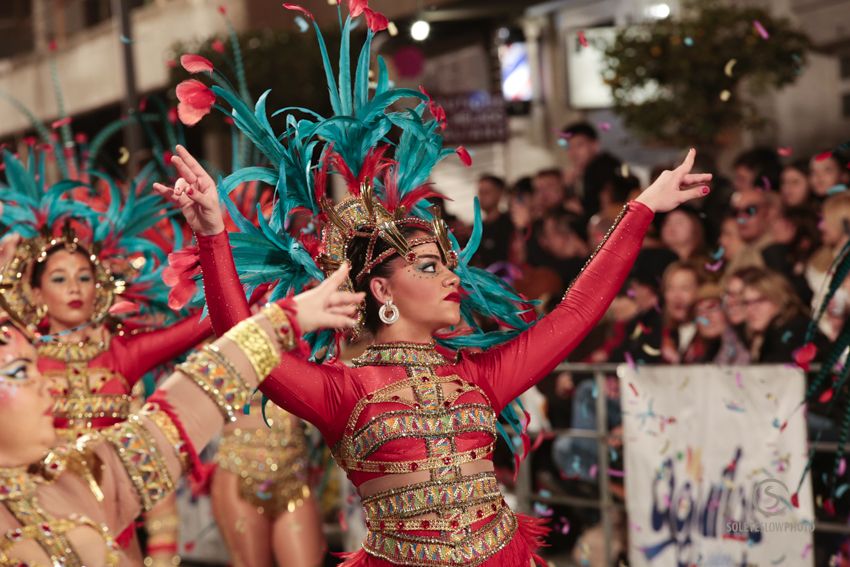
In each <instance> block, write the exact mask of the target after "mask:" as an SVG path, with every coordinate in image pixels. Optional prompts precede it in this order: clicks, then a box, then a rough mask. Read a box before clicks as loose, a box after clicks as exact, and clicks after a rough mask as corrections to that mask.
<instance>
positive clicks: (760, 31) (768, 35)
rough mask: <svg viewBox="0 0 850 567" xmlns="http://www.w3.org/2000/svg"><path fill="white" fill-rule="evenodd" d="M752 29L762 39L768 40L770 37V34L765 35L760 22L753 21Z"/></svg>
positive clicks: (765, 32)
mask: <svg viewBox="0 0 850 567" xmlns="http://www.w3.org/2000/svg"><path fill="white" fill-rule="evenodd" d="M753 27H754V28H755V29H756V31H757V32H758V34H759V35H760V36H761V38H762V39H768V38H769V37H770V34H769V33H767V30H766V29H764V26H763V25H762V24H761V22H760V21H758V20H753Z"/></svg>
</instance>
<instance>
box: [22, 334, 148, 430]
mask: <svg viewBox="0 0 850 567" xmlns="http://www.w3.org/2000/svg"><path fill="white" fill-rule="evenodd" d="M108 348H109V344H108V342H107V341H88V342H81V343H62V342H49V343H43V344H41V345H39V346H38V354H39V357H40V358H39V367H40V369H41V373H42V376H44V378H46V379H47V380H48V381H49V383H50V391H51V393H52V394H53V397H54V399H55V403H54V406H53V417H54V420H55V422H54V423H55V425H56V427H57V431H58V433H59V435H60V437H61V438H62V439H63V440H64V441H66V442H73V441H74V440H75V439H76V438H77V437H79V436H80V435H81V434H84V433H87V432H88V431H89V430H91V429H99V428H102V427H106V426H109V425H112V424H114V423H117V422H119V421H124V420H125V419H127V417H128V416H129V415H130V412H131V410H132V408H131V403H132V396H131V395H130V390H131V388H130V385H129V384H128V383H127V380H126V379H125V378H124V376H122V375H121V374H120V373H119V372H117V371H115V370H113V369H111V368H109V367H108V366H107V365H101V364H92V363H91V362H92V360H94V359H95V358H97V357H98V356H100V355H101V354H103V353H105V352H107V350H108Z"/></svg>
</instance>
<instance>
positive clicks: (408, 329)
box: [156, 2, 711, 567]
mask: <svg viewBox="0 0 850 567" xmlns="http://www.w3.org/2000/svg"><path fill="white" fill-rule="evenodd" d="M284 6H285V7H287V8H289V9H294V10H298V11H299V12H300V13H301V14H302V15H304V16H307V17H310V14H309V12H307V11H306V10H305V9H303V8H300V7H297V6H292V5H288V4H286V5H284ZM361 14H362V15H364V16H365V19H366V22H367V24H368V27H369V30H368V32H367V37H366V43H365V46H364V47H363V50H362V51H361V53H360V56H359V58H358V61H357V72H356V75H355V77H353V78H352V77H351V73H350V68H351V65H350V61H351V56H350V53H349V42H350V39H349V33H350V30H351V27H352V18H356V17H358V16H360V15H361ZM386 23H387V22H386V18H384V17H383V16H381V15H380V14H378V13H376V12H374V11H372V10H371V9H369V8H368V7H367V6H365V2H356V3H355V2H351V17H349V18H347V19H346V20H345V24H344V29H343V40H342V45H341V48H340V66H339V74H338V78H337V77H335V76H334V74H333V70H332V68H331V65H330V62H329V60H328V57H327V50H326V47H325V44H324V41H323V39H322V38H321V34H320V32H319V30H318V27H317V26H314V28H315V30H316V33H317V34H319V38H320V46H321V50H322V55H323V59H324V63H325V67H326V71H327V77H328V80H329V83H330V85H329V87H330V89H329V90H330V95H331V104H332V107H333V109H334V113H335V115H334V116H331V117H329V118H324V117H321V116H319V115H318V114H316V113H314V112H311V111H309V110H307V109H282V110H280V111H278V112H277V114H280V113H283V114H284V117H285V118H286V120H285V124H286V126H285V128H284V130H283V132H275V131H274V130H273V129H272V127H271V125H270V123H269V122H268V120H267V117H266V109H265V96H264V97H262V98H261V100H260V101H259V102H258V104H257V105H256V111H255V110H254V109H252V108H250V107H249V106H247V105H245V104H243V103H241V101H239V100H237V99H236V97H235V96H234V95H233V93H232V92H231V91H230V90H229V89H228V88H227V87H226V86H222V85H216V86H214V87H212V89H211V92H212V94H213V95H214V98H216V99H217V100H218V101H219V102H222V103H226V104H228V105H230V107H231V109H229V110H227V112H228V113H229V114H230V115H231V116H232V117H233V119H234V121H235V123H236V125H237V126H238V127H239V128H240V129H241V130H242V131H243V132H244V133H245V134H246V135H247V136H248V137H249V138H250V139H251V140H252V142H253V143H254V144H255V145H256V146H257V148H259V149H260V151H261V152H262V153H263V154H264V156H265V157H266V158H267V159H268V160H269V161H270V162H271V163H272V167H263V168H246V169H245V170H241V171H238V172H236V173H234V174H233V175H231V176H230V177H229V178H227V179H225V180H223V181H222V182H221V183H220V184H219V186H218V195H220V197H221V199H222V200H223V202H224V204H225V206H226V207H227V208H228V212H229V213H230V215H231V217H234V216H237V222H236V224H237V225H238V228H239V230H240V232H238V233H234V234H232V235H230V243H231V245H232V249H233V257H234V258H235V266H234V264H232V263H231V262H229V260H228V258H227V257H226V256H224V255H223V254H220V253H216V254H212V253H204V250H205V249H207V250H216V251H226V250H227V249H228V246H227V239H228V236H227V234H226V233H223V232H222V230H221V228H222V224H221V218H220V217H221V213H220V212H219V209H218V199H217V197H216V185H215V183H214V182H213V180H212V179H211V178H210V177H209V175H207V174H206V173H205V172H204V170H203V168H201V166H200V164H198V163H197V161H195V160H194V159H193V158H192V156H191V155H189V153H188V152H187V151H186V150H185V149H183V148H178V154H179V158H177V159H176V160H175V162H176V164H177V165H178V170H179V171H180V174H181V176H182V181H181V182H180V185H179V187H175V188H171V187H166V186H162V185H158V186H156V188H157V190H158V191H159V192H160V193H161V194H164V195H167V196H168V197H169V198H170V199H172V200H174V201H175V202H176V203H177V204H178V205H179V206H180V207H181V209H182V210H183V211H184V213H185V214H186V216H187V219H189V223H190V225H191V226H192V228H193V229H194V230H195V232H196V235H197V237H198V241H199V246H200V248H201V265H202V266H203V269H204V284H205V288H204V289H205V293H206V295H207V305H208V307H209V310H210V316H211V318H212V320H213V325H214V326H215V328H216V332H217V333H222V332H225V331H226V330H227V328H229V326H230V325H232V324H234V323H235V322H237V321H238V320H239V319H241V318H242V317H244V316H246V315H247V304H246V301H245V294H244V293H243V291H242V289H241V287H240V286H239V285H238V284H236V283H235V282H236V273H237V272H238V273H239V274H240V275H241V276H242V277H243V278H244V280H243V281H244V283H245V284H246V286H247V287H248V288H249V289H248V291H251V289H252V288H254V287H256V286H258V285H260V284H261V283H264V282H275V288H274V291H273V292H272V298H273V299H274V298H276V297H283V296H285V295H286V294H287V293H289V292H290V291H293V290H295V291H297V290H299V289H302V288H303V287H304V286H306V285H308V284H309V282H311V281H312V280H322V279H324V277H326V274H330V273H332V272H333V270H335V269H336V268H337V267H338V266H340V265H345V264H350V266H351V272H350V277H349V278H348V279H347V280H346V281H345V282H344V285H343V287H342V289H345V290H356V291H359V292H361V293H364V294H366V297H367V299H366V303H365V306H364V308H363V309H362V310H361V311H360V312H359V313H358V326H357V327H355V329H354V331H355V333H359V332H362V331H365V330H368V331H370V332H371V333H372V335H373V336H374V338H375V342H374V343H373V344H371V345H370V346H369V348H368V349H367V350H366V352H365V354H364V355H362V356H360V357H358V358H357V359H355V361H354V363H355V364H354V368H350V367H347V366H345V365H342V364H340V363H338V362H335V361H334V357H335V355H336V354H337V352H338V349H337V346H336V341H337V340H338V339H340V338H341V337H340V336H339V335H337V334H335V333H334V332H333V331H330V330H324V331H322V332H312V333H304V334H302V335H299V334H298V333H296V338H297V339H301V338H302V337H303V338H304V339H306V340H309V341H310V343H311V344H310V346H311V352H310V354H309V360H308V359H307V358H308V357H306V356H304V355H299V354H297V353H296V351H288V352H285V353H282V355H281V356H282V359H283V364H281V366H279V367H277V368H276V369H275V370H274V371H273V372H272V374H271V376H270V377H269V378H268V379H267V380H265V381H264V382H263V383H262V384H261V385H260V390H261V391H262V392H263V393H264V394H265V396H267V397H268V398H269V399H270V400H271V401H272V402H274V403H275V404H276V405H280V406H281V407H283V408H284V409H286V410H287V411H290V412H292V413H293V414H295V415H297V416H299V417H301V418H303V419H305V420H307V421H309V422H311V423H313V424H314V425H315V426H316V427H318V429H319V430H320V431H321V432H322V434H323V436H324V438H325V440H326V441H327V442H328V444H329V445H330V446H331V447H333V452H334V457H335V459H336V461H337V463H338V464H339V465H340V466H341V467H342V468H343V469H344V470H345V471H346V472H347V474H348V477H349V479H350V480H351V481H352V482H353V483H354V485H355V486H356V487H357V490H358V493H359V494H360V496H361V498H362V503H363V507H364V511H365V513H366V518H367V528H368V532H367V536H366V540H365V541H364V543H363V548H362V549H361V550H360V551H357V552H355V553H352V554H349V555H348V556H347V559H346V561H345V565H347V566H355V565H356V566H361V567H362V566H376V567H380V566H388V565H410V566H448V565H451V566H458V567H460V566H461V565H488V566H496V565H530V564H531V563H532V562H533V561H534V560H539V561H541V562H542V560H541V559H540V558H539V557H538V556H537V554H536V549H537V548H538V546H539V545H540V544H541V539H542V536H543V535H544V533H545V528H543V527H542V525H541V524H540V522H539V521H538V520H534V519H532V518H528V517H525V516H522V515H519V514H515V513H514V512H513V511H511V510H510V508H509V507H508V506H507V505H506V504H505V501H504V499H503V498H502V495H501V492H500V490H499V487H498V483H497V481H496V477H495V475H494V470H493V462H492V450H493V445H494V443H495V441H496V439H497V430H499V429H500V428H501V427H502V426H501V424H500V423H499V422H498V421H497V418H496V416H497V415H498V414H499V413H500V412H501V413H503V415H504V416H505V418H506V419H507V420H508V422H509V423H510V424H511V426H516V427H517V428H519V429H521V426H522V425H523V424H522V423H521V418H519V417H518V416H519V415H522V414H521V413H518V411H520V410H515V409H513V408H514V407H516V406H514V405H513V402H512V400H514V399H515V398H516V397H517V396H518V395H519V394H520V393H522V392H523V391H524V390H526V389H527V388H529V387H531V386H532V385H533V384H535V383H536V382H537V381H539V380H540V379H542V378H543V377H544V376H546V375H547V374H548V373H549V372H550V371H551V370H552V369H553V368H554V367H555V366H556V365H557V364H558V363H559V362H561V361H562V360H563V359H564V357H565V356H566V355H567V354H568V353H569V352H570V350H571V349H572V348H574V347H575V346H576V345H577V344H578V343H579V342H580V340H581V339H582V338H583V337H584V336H585V335H586V334H587V332H588V331H589V330H590V329H591V327H592V326H593V325H594V324H595V323H596V321H598V320H599V318H600V317H601V316H602V314H603V313H604V311H605V310H606V309H607V307H608V305H609V304H610V302H611V300H612V299H613V298H614V296H615V295H616V293H617V292H618V291H619V289H620V287H621V285H622V283H623V281H624V279H625V277H626V275H627V273H628V271H629V269H630V267H631V265H632V263H633V262H634V259H635V257H636V255H637V252H638V250H639V248H640V245H641V242H642V240H643V236H644V234H645V232H646V230H647V228H648V226H649V224H650V222H651V220H652V218H653V214H654V213H655V212H664V211H669V210H672V209H673V208H675V207H676V206H678V205H679V204H681V203H683V202H685V201H688V200H691V199H694V198H698V197H701V196H705V195H706V194H708V192H709V189H708V187H706V186H705V185H704V184H705V183H708V182H709V181H710V179H711V175H710V174H694V173H691V168H692V166H693V162H694V156H695V152H694V151H693V150H691V151H690V152H688V155H687V157H686V158H685V160H684V161H683V163H682V164H681V165H680V166H679V167H678V168H676V169H675V170H673V171H666V172H664V173H663V174H662V175H661V176H660V177H659V178H658V180H656V182H655V183H653V184H652V185H651V186H650V187H649V188H648V189H647V190H646V191H644V192H643V193H642V194H641V196H640V197H639V198H638V199H637V200H635V201H632V202H630V203H628V204H627V205H626V207H625V208H624V209H623V211H622V213H621V215H620V217H619V218H618V219H617V222H616V223H615V226H614V227H613V228H612V230H611V231H610V233H609V234H608V236H607V238H606V239H605V240H604V242H603V243H602V244H601V246H600V247H599V248H598V249H597V251H596V252H595V253H594V255H593V256H592V258H591V260H590V261H589V262H588V264H587V265H586V267H585V268H584V270H583V271H582V273H581V275H580V276H579V277H578V278H577V280H576V281H575V282H574V284H573V286H572V287H571V288H570V290H569V291H568V293H567V294H566V295H565V297H564V299H563V301H562V303H561V304H560V306H559V307H558V308H557V309H555V311H554V312H553V313H552V314H550V315H548V316H546V317H544V318H543V319H541V320H540V321H538V322H536V323H534V324H531V323H529V322H528V321H526V319H525V313H526V312H527V306H525V305H524V304H523V302H522V299H521V298H520V297H519V296H517V295H516V294H515V293H513V292H512V290H510V289H509V288H508V287H507V286H506V285H505V284H504V283H503V282H501V281H500V280H498V279H497V278H495V277H494V276H492V275H491V274H488V273H486V272H483V271H481V270H477V269H475V268H471V267H470V266H469V265H468V262H469V258H470V256H471V254H472V253H473V252H474V250H475V247H476V246H477V242H478V240H479V239H480V226H478V227H476V230H475V231H474V232H473V236H472V238H471V240H470V245H469V246H468V247H467V248H465V249H464V250H459V249H458V247H457V243H456V241H455V240H454V238H453V236H452V235H451V233H450V232H449V231H448V230H447V228H446V226H445V224H444V223H443V221H442V220H441V219H440V217H439V216H437V215H436V211H435V209H429V208H427V206H426V205H427V203H425V202H424V201H423V199H425V198H427V197H429V196H430V195H431V192H432V190H431V189H430V187H429V186H427V185H425V183H426V181H427V179H428V177H429V175H430V172H431V170H432V169H433V167H434V166H435V165H436V164H437V162H439V161H440V160H441V159H442V158H444V157H446V156H448V155H453V154H454V153H455V150H452V149H446V148H444V147H443V139H442V136H441V134H440V128H441V127H442V126H443V125H444V124H443V123H444V118H445V114H444V113H443V112H442V109H440V108H439V107H438V106H436V105H435V104H434V103H433V102H432V101H431V100H430V99H429V98H428V97H427V95H426V94H424V93H420V92H417V91H412V90H407V89H396V88H391V87H390V85H389V80H388V76H387V71H386V67H385V65H384V64H383V62H382V61H380V59H379V71H378V73H377V81H376V83H375V89H374V91H373V92H372V91H371V88H370V84H369V67H370V58H371V54H370V48H371V41H372V38H373V35H374V33H375V32H377V31H380V30H382V29H384V28H385V27H386ZM352 79H353V80H352ZM402 99H408V100H412V101H414V102H416V103H417V104H416V106H415V107H414V108H409V109H407V110H393V109H391V108H390V105H392V104H393V103H395V102H397V101H399V100H402ZM211 106H212V105H211ZM426 111H428V112H430V114H431V115H432V117H433V119H426V117H425V112H426ZM394 127H395V128H397V131H396V132H395V133H392V132H391V130H392V129H393V128H394ZM396 134H398V135H396ZM457 153H458V155H459V156H460V157H461V158H462V159H464V160H468V154H466V152H465V151H464V150H463V149H462V148H461V149H458V150H457ZM317 154H319V155H320V157H319V158H318V160H317V159H316V155H317ZM390 156H391V157H390ZM331 174H337V175H339V176H341V177H342V178H343V179H344V181H345V182H346V185H347V188H348V192H349V195H348V197H346V198H345V199H343V200H342V201H341V202H340V203H339V204H334V203H332V202H331V201H330V199H329V198H328V196H327V192H326V189H327V181H328V176H329V175H331ZM245 179H257V180H260V181H262V182H263V183H267V184H269V185H272V186H274V187H275V189H276V199H277V201H276V207H275V210H274V212H273V214H272V215H271V217H270V218H263V217H261V218H258V219H257V220H258V223H259V227H256V226H254V225H253V224H251V223H249V222H247V221H246V219H244V218H241V219H240V218H238V211H235V210H234V207H233V206H232V203H230V201H229V199H228V198H227V194H228V192H229V189H230V188H231V186H232V184H233V183H234V182H235V180H243V181H244V180H245ZM296 209H298V210H303V209H307V210H309V211H310V212H312V213H313V215H314V223H313V227H312V229H313V230H312V231H310V230H308V231H300V232H297V233H294V234H293V233H292V232H290V231H289V230H288V228H289V224H288V219H289V217H290V214H291V213H292V211H294V210H296ZM476 217H479V214H478V211H477V210H476ZM477 224H480V223H477ZM476 314H480V315H482V316H486V317H490V318H495V319H497V320H498V321H499V322H501V323H502V324H503V326H504V327H505V328H506V329H507V330H506V331H503V332H499V333H495V334H485V333H483V332H482V331H481V329H480V328H479V327H478V324H477V322H476V319H475V315H476ZM289 320H290V321H291V320H292V319H291V316H290V319H289ZM461 324H463V326H462V327H461ZM435 339H436V341H439V342H440V346H438V345H437V344H436V342H435ZM508 339H512V340H508ZM446 347H449V348H454V349H457V348H459V347H476V348H477V349H485V350H484V352H460V353H450V352H449V351H448V350H447V349H446Z"/></svg>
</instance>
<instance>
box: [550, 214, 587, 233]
mask: <svg viewBox="0 0 850 567" xmlns="http://www.w3.org/2000/svg"><path fill="white" fill-rule="evenodd" d="M543 218H544V220H551V221H552V222H554V223H555V226H556V227H557V228H558V230H561V231H563V232H570V233H572V234H574V235H576V236H578V237H579V238H581V237H582V236H581V235H582V232H584V228H583V227H582V218H581V217H580V216H579V215H577V214H575V213H574V212H572V211H567V210H564V209H553V210H551V211H549V212H547V213H546V215H545V216H544V217H543Z"/></svg>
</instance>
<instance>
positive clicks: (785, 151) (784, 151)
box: [776, 146, 794, 157]
mask: <svg viewBox="0 0 850 567" xmlns="http://www.w3.org/2000/svg"><path fill="white" fill-rule="evenodd" d="M776 153H778V154H779V155H780V156H782V157H791V154H793V153H794V150H793V149H792V148H791V146H781V147H779V148H777V149H776Z"/></svg>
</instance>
